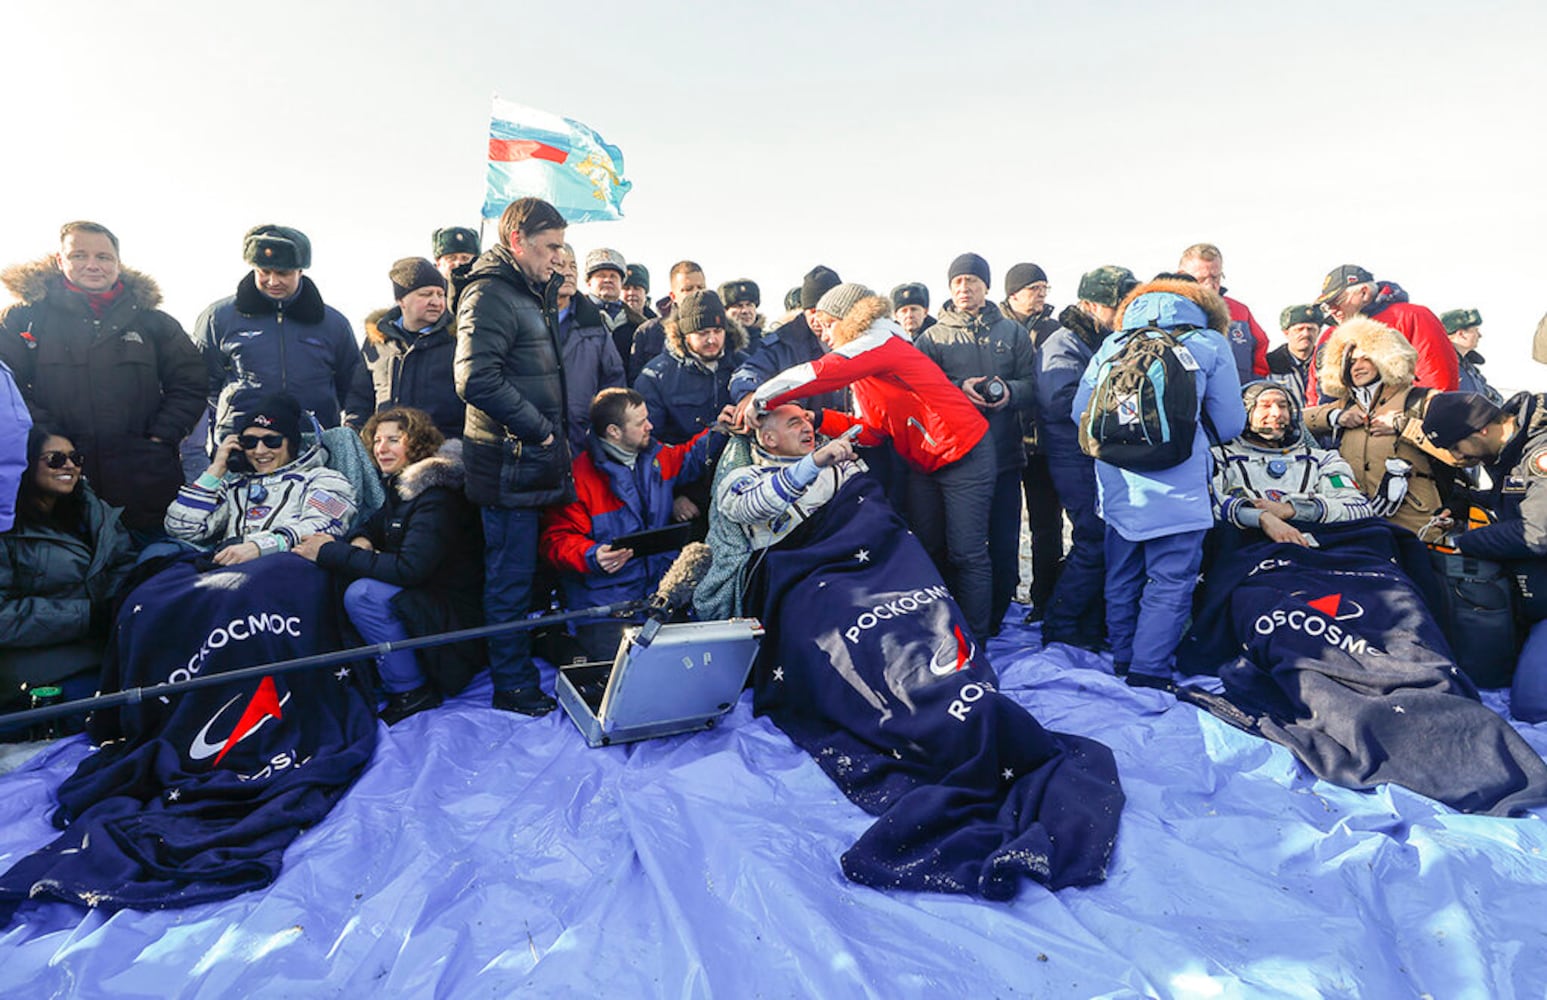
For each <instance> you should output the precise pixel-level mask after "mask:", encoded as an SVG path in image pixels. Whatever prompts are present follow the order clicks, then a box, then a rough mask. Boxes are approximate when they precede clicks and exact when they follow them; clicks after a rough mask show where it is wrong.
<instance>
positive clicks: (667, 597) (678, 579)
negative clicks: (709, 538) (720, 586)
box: [650, 542, 714, 608]
mask: <svg viewBox="0 0 1547 1000" xmlns="http://www.w3.org/2000/svg"><path fill="white" fill-rule="evenodd" d="M713 561H714V554H713V552H711V551H710V548H709V546H707V545H705V544H704V543H703V542H689V543H688V544H686V545H684V546H683V547H682V551H681V552H680V553H679V554H678V555H677V558H676V560H674V561H673V562H672V564H671V568H669V569H668V570H667V571H666V572H665V573H664V574H663V575H662V576H661V583H660V586H658V587H657V588H656V589H655V596H654V597H652V598H651V599H650V603H651V604H652V605H656V606H658V607H659V606H665V607H672V608H680V607H685V606H686V605H687V604H689V603H690V602H691V601H692V600H693V591H694V590H695V589H696V588H697V587H698V585H699V583H700V582H701V581H702V580H703V579H704V574H706V573H708V572H709V564H710V563H712V562H713Z"/></svg>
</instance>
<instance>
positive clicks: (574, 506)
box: [538, 341, 725, 610]
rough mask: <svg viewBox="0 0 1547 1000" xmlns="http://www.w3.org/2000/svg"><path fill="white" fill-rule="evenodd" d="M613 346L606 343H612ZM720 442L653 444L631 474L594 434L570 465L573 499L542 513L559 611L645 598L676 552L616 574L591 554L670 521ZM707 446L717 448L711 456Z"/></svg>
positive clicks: (703, 438) (702, 438) (707, 437)
mask: <svg viewBox="0 0 1547 1000" xmlns="http://www.w3.org/2000/svg"><path fill="white" fill-rule="evenodd" d="M609 343H610V341H609ZM724 447H725V436H724V435H723V434H714V433H712V432H710V431H704V432H703V433H701V434H699V435H698V436H697V437H695V438H694V439H693V440H692V441H690V442H688V443H687V444H676V445H663V444H661V443H660V442H659V441H653V442H652V443H651V444H650V446H649V447H648V448H646V449H645V450H644V451H643V452H641V453H640V455H639V456H638V457H637V458H636V459H635V460H634V466H633V468H629V467H628V466H626V465H624V464H623V463H622V462H619V461H617V460H616V459H614V458H613V457H612V456H610V455H608V454H607V452H606V450H605V449H603V448H602V446H601V443H600V442H598V441H597V440H596V436H595V435H594V434H592V435H589V436H588V437H587V439H586V450H585V451H584V452H583V453H581V455H580V457H579V458H577V459H575V465H574V478H575V499H574V500H572V501H570V502H569V503H564V504H555V505H554V506H552V507H549V508H548V509H547V510H545V511H544V512H543V518H542V534H541V536H540V538H539V545H538V547H539V550H540V551H541V553H542V556H543V558H544V559H546V560H547V561H548V562H549V563H550V564H551V565H553V566H554V567H556V568H557V569H558V570H559V579H560V584H561V586H562V589H563V594H564V605H565V607H567V608H570V609H571V610H577V609H580V608H589V607H596V606H598V605H602V604H611V603H613V602H615V601H629V600H635V599H639V598H644V597H648V596H649V594H650V591H651V590H652V589H654V587H655V585H656V584H657V583H659V582H660V579H661V574H663V573H665V572H666V570H667V568H668V567H669V566H671V563H672V560H673V559H674V558H675V557H676V555H677V554H676V552H665V553H661V554H658V555H653V556H645V557H638V558H634V559H630V560H629V561H628V562H626V563H624V564H623V566H622V568H621V569H619V570H618V571H617V572H616V573H607V572H605V571H603V570H602V568H601V565H600V564H599V563H598V562H597V561H596V550H597V549H599V548H600V547H601V546H603V545H606V544H608V543H610V542H611V541H612V540H613V539H615V538H619V537H621V536H623V535H628V534H632V533H633V532H636V531H644V530H646V529H648V528H664V527H666V526H667V525H668V524H670V523H671V508H672V493H673V492H674V486H675V485H676V484H677V483H679V482H692V481H694V480H696V479H698V478H700V477H702V476H703V475H704V473H705V472H706V471H707V469H708V468H709V463H710V461H711V456H713V457H718V451H719V449H723V448H724ZM711 448H713V449H714V451H713V452H711Z"/></svg>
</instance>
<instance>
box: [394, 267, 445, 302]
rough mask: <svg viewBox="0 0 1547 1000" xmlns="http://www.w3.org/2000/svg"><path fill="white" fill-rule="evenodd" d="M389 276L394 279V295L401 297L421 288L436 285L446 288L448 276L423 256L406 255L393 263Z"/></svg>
mask: <svg viewBox="0 0 1547 1000" xmlns="http://www.w3.org/2000/svg"><path fill="white" fill-rule="evenodd" d="M387 277H388V278H390V279H392V297H393V298H394V299H401V298H402V297H403V296H405V295H407V294H408V293H409V292H412V291H414V290H416V289H419V288H424V287H425V286H427V285H434V286H435V287H436V288H440V289H445V287H446V278H445V276H444V275H442V274H441V273H440V272H439V271H437V270H436V269H435V265H434V264H431V263H430V262H429V261H427V260H425V259H424V258H423V257H404V258H403V259H402V260H400V261H398V262H397V263H395V264H393V265H392V270H390V271H388V272H387Z"/></svg>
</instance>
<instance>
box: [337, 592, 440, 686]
mask: <svg viewBox="0 0 1547 1000" xmlns="http://www.w3.org/2000/svg"><path fill="white" fill-rule="evenodd" d="M402 590H403V588H402V587H394V586H393V585H392V584H390V583H382V582H381V581H380V580H356V581H355V582H353V583H351V584H350V585H349V586H348V588H346V589H345V590H344V611H345V612H346V613H348V615H349V620H350V621H351V622H353V623H354V626H355V629H356V630H357V631H359V633H360V636H361V638H363V639H364V640H365V641H366V642H401V641H403V640H404V639H407V638H408V630H407V629H405V628H404V627H403V623H402V622H401V621H399V620H398V617H397V615H396V614H394V613H393V611H392V603H391V602H392V598H394V597H396V596H397V595H398V594H399V593H401V592H402ZM376 667H377V669H378V670H379V671H380V672H381V686H382V687H384V688H386V689H387V693H388V694H401V693H403V692H404V691H412V690H413V689H414V688H416V687H419V686H421V685H422V684H424V671H422V670H420V669H419V660H418V658H417V657H415V656H414V653H413V650H398V651H395V652H391V653H388V654H386V655H385V656H382V657H380V658H378V659H377V661H376Z"/></svg>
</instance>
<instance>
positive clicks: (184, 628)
mask: <svg viewBox="0 0 1547 1000" xmlns="http://www.w3.org/2000/svg"><path fill="white" fill-rule="evenodd" d="M334 586H335V583H334V580H333V578H332V577H331V576H330V574H328V573H326V572H325V571H323V570H320V569H318V568H317V567H316V566H314V565H312V564H311V563H309V562H307V561H306V560H304V559H301V558H298V557H296V556H292V555H278V556H269V557H267V558H263V559H258V560H255V561H253V562H249V563H244V564H241V565H238V566H234V567H231V568H228V569H215V570H211V571H209V572H206V573H199V572H198V569H197V567H196V564H195V561H193V560H190V561H182V562H176V563H173V564H171V565H170V566H169V567H167V568H166V569H164V570H162V571H161V572H160V573H157V574H156V575H154V576H152V577H150V578H149V579H148V580H146V581H145V582H143V583H142V584H140V585H139V586H138V587H137V588H136V589H135V590H133V591H132V592H131V593H130V594H129V596H128V597H127V598H125V600H124V602H123V605H122V609H121V611H120V614H119V617H118V621H117V629H116V635H115V638H114V643H113V645H112V646H111V647H110V649H109V658H108V662H107V664H106V666H105V667H104V686H103V690H104V691H111V690H116V689H119V688H128V687H135V686H146V687H148V686H150V685H153V684H159V683H164V682H167V681H177V680H182V679H184V678H187V677H190V676H205V675H209V674H212V673H218V672H221V671H226V670H233V669H236V668H238V667H246V666H254V665H257V664H261V663H268V662H273V661H276V660H283V659H289V658H292V657H297V656H305V655H309V654H312V653H320V652H326V651H328V650H332V649H337V648H340V645H341V642H340V634H339V627H338V617H337V614H336V613H335V611H334V609H335V608H336V607H337V601H336V595H335V593H334ZM364 673H365V671H363V670H360V669H358V668H356V667H335V668H332V669H326V668H323V669H316V670H307V671H299V672H295V673H289V674H282V675H273V676H266V677H263V678H262V679H260V680H250V681H243V682H235V683H233V684H230V685H215V686H212V687H208V688H203V689H200V690H197V691H193V692H189V693H187V694H181V695H173V696H170V697H166V698H158V697H154V696H150V695H147V697H146V699H145V700H144V701H143V702H142V703H141V704H139V705H135V706H130V707H125V708H122V709H117V710H114V711H111V712H108V713H99V715H103V714H106V715H109V717H108V718H96V719H94V720H93V727H92V731H93V734H94V735H96V736H97V737H98V738H99V739H101V738H102V737H103V735H104V734H110V735H112V736H113V737H114V738H113V739H110V740H108V741H107V742H105V743H104V744H103V746H102V748H101V749H100V750H99V751H97V752H96V753H94V754H92V755H91V756H88V757H87V758H85V759H84V760H83V761H81V763H80V766H79V767H78V768H77V769H76V771H75V773H74V774H73V775H72V776H71V777H70V778H69V779H68V780H66V781H65V782H64V784H62V785H61V786H60V788H59V791H58V799H59V808H58V810H57V811H56V813H55V814H54V823H55V825H56V826H59V827H61V828H63V829H64V831H65V832H64V833H63V834H62V835H61V836H59V837H58V838H57V839H56V840H55V841H54V842H53V843H51V844H49V845H48V846H47V847H44V848H43V849H41V850H39V851H37V852H35V853H33V854H31V855H29V856H28V857H25V858H23V859H22V860H21V861H19V862H18V863H17V864H16V865H15V866H13V867H12V868H11V869H10V870H9V871H7V872H6V873H5V874H4V875H3V876H0V915H3V914H4V911H5V910H6V909H13V910H14V908H15V905H16V904H17V903H19V902H20V901H22V900H25V899H27V898H29V897H32V898H49V899H62V900H66V901H70V902H75V903H80V904H83V905H86V906H95V907H103V908H105V909H119V908H125V907H127V908H134V909H151V908H159V907H180V906H189V905H192V904H194V903H201V902H205V901H208V900H215V899H224V898H227V897H229V896H234V895H236V894H238V893H241V892H246V891H248V890H250V889H256V888H259V887H261V886H265V885H267V884H269V883H270V882H272V881H273V880H274V877H275V876H276V875H277V874H278V872H279V867H280V858H281V855H282V854H283V853H284V850H285V848H286V846H288V845H289V843H290V842H291V841H292V840H294V839H295V837H296V835H297V834H299V833H300V832H301V831H302V830H303V829H305V828H306V827H308V826H311V825H312V824H314V823H316V822H317V821H318V820H320V819H322V818H323V817H324V816H325V815H327V813H328V810H329V809H331V808H332V806H333V804H334V803H335V802H336V801H337V800H338V799H339V797H340V796H342V795H343V794H344V792H345V790H347V789H348V787H349V785H350V784H351V783H352V782H353V781H354V779H355V778H356V777H357V776H358V775H359V774H360V772H361V771H362V770H363V769H364V767H365V765H366V764H367V763H368V762H369V760H370V757H371V752H372V750H373V749H374V747H375V743H376V717H375V713H374V711H373V707H372V704H371V700H370V698H369V696H368V694H367V688H366V683H365V681H364V678H363V677H362V676H361V675H362V674H364Z"/></svg>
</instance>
